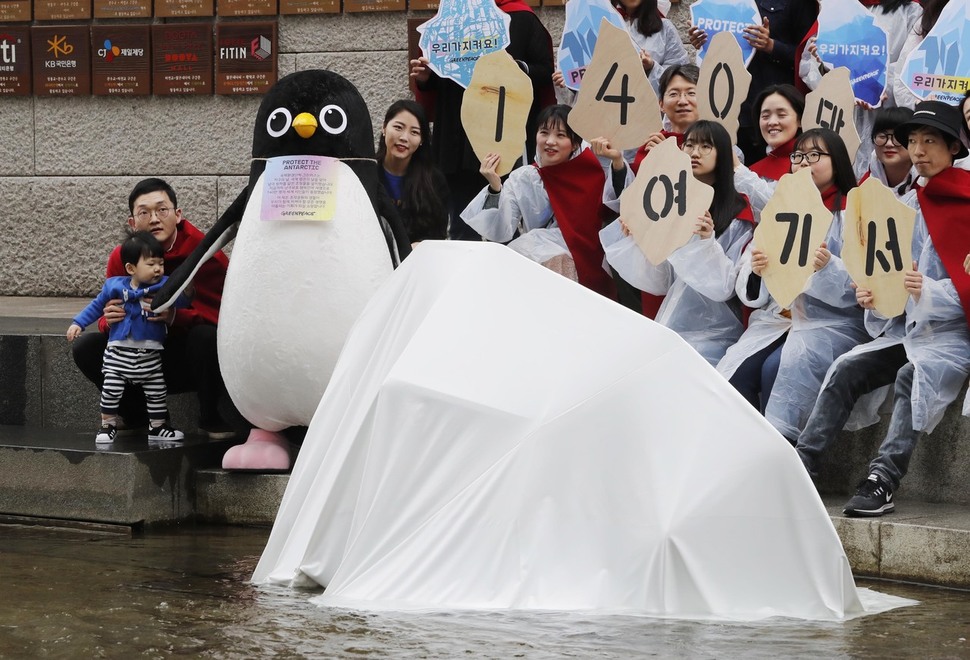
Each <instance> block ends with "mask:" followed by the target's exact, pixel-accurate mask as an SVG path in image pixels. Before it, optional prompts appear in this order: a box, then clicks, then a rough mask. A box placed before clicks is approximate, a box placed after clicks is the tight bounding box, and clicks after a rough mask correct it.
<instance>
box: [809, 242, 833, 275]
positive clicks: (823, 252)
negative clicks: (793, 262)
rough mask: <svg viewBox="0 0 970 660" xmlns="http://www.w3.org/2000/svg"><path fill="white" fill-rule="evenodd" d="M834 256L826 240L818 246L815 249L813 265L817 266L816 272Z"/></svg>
mask: <svg viewBox="0 0 970 660" xmlns="http://www.w3.org/2000/svg"><path fill="white" fill-rule="evenodd" d="M831 258H832V253H831V252H829V246H828V244H826V242H825V241H822V244H821V245H819V246H818V248H817V249H816V250H815V258H814V259H813V260H812V266H813V267H814V268H815V272H818V271H820V270H822V269H823V268H825V266H827V265H828V263H829V260H830V259H831Z"/></svg>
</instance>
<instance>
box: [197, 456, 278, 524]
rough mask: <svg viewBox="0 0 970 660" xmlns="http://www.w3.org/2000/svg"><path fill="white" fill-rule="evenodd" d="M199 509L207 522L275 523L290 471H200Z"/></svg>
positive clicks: (198, 482) (198, 479) (198, 484)
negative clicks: (262, 472)
mask: <svg viewBox="0 0 970 660" xmlns="http://www.w3.org/2000/svg"><path fill="white" fill-rule="evenodd" d="M195 480H196V491H197V499H196V512H197V514H198V517H199V518H200V519H201V520H203V521H205V522H212V523H222V524H229V525H272V524H273V521H274V520H276V512H277V510H279V507H280V502H281V501H282V499H283V492H284V491H285V490H286V484H287V482H288V481H289V475H288V474H245V473H240V472H235V473H231V472H226V471H224V470H219V469H211V470H199V471H198V472H197V473H196V475H195Z"/></svg>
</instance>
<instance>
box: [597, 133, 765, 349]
mask: <svg viewBox="0 0 970 660" xmlns="http://www.w3.org/2000/svg"><path fill="white" fill-rule="evenodd" d="M683 150H684V152H685V153H686V154H687V155H688V156H690V161H691V171H692V173H693V175H694V178H695V179H697V180H698V181H701V182H703V183H706V184H708V185H709V186H711V187H712V188H714V199H713V201H712V202H711V207H710V208H709V209H708V210H707V212H706V213H705V214H704V215H703V216H701V217H699V218H697V220H696V227H695V229H694V236H693V237H691V240H690V241H689V242H688V243H687V244H686V245H684V246H682V247H680V248H678V249H677V250H674V252H673V253H672V254H671V255H670V256H669V257H668V258H667V260H666V261H664V262H663V263H662V264H660V265H658V266H654V265H653V264H651V263H650V262H649V261H648V260H647V258H646V256H645V255H644V254H643V251H642V250H641V249H640V247H639V246H638V245H637V244H636V242H635V241H634V240H633V238H632V236H630V235H629V232H628V231H627V229H626V227H625V225H623V222H622V220H616V221H615V222H613V223H612V224H610V225H609V226H607V227H606V228H605V229H603V231H601V232H600V241H601V242H602V244H603V247H604V249H605V250H606V259H607V261H608V262H609V264H610V265H611V266H612V267H613V268H615V269H616V271H617V272H618V273H619V274H620V276H621V277H622V278H623V279H624V280H626V281H627V282H630V283H631V284H632V285H633V286H635V287H637V288H639V289H641V290H642V291H646V292H648V293H651V294H654V295H662V296H664V298H663V304H662V305H661V306H660V310H659V311H658V313H657V318H656V320H657V323H660V324H661V325H664V326H666V327H668V328H670V329H671V330H673V331H674V332H676V333H677V334H679V335H680V336H681V337H682V338H683V339H684V340H685V341H686V342H687V343H688V344H690V345H691V346H693V347H694V349H695V350H696V351H697V352H698V353H700V354H701V356H703V357H704V359H706V360H707V361H708V362H709V363H710V364H711V365H716V364H717V362H718V360H720V359H721V356H723V355H724V352H725V351H726V350H727V349H728V347H729V346H731V345H732V344H733V343H734V342H735V341H737V339H738V337H740V336H741V332H742V331H743V329H744V327H743V324H742V320H741V303H740V302H738V299H737V297H736V296H735V294H734V287H735V282H736V281H737V274H738V266H737V262H738V259H739V258H740V256H741V253H742V251H743V250H744V246H745V245H746V244H747V243H748V242H749V241H750V240H751V235H752V233H753V232H754V216H753V215H752V214H751V209H750V208H749V206H748V202H747V200H746V199H745V198H744V196H743V195H741V194H739V193H738V191H737V190H735V188H734V177H733V176H732V170H733V168H734V151H733V146H732V144H731V137H730V136H729V135H728V132H727V131H726V130H725V129H724V127H723V126H721V125H720V124H718V123H716V122H712V121H698V122H696V123H694V124H693V125H692V126H691V127H690V128H688V129H687V132H686V133H685V134H684V146H683Z"/></svg>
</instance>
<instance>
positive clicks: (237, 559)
mask: <svg viewBox="0 0 970 660" xmlns="http://www.w3.org/2000/svg"><path fill="white" fill-rule="evenodd" d="M111 529H116V530H121V531H124V530H125V529H126V528H123V527H118V528H111V527H102V528H100V529H87V528H84V527H83V526H81V528H80V529H75V530H63V529H62V530H51V529H47V528H43V527H36V526H34V527H30V526H18V525H3V526H0V587H2V591H0V593H2V597H0V657H3V658H26V657H56V658H79V657H126V658H129V657H133V656H140V657H146V658H164V657H170V656H186V657H188V656H191V657H211V658H255V657H279V658H331V657H343V658H360V657H374V658H388V657H390V658H456V657H463V658H513V657H515V658H561V657H572V658H627V657H660V658H672V657H676V658H737V657H745V658H751V657H765V658H768V657H772V658H774V657H785V656H789V657H806V656H815V657H825V658H887V657H894V658H901V657H921V658H967V657H970V641H968V638H970V593H968V592H961V591H952V590H944V589H936V588H928V587H920V586H914V585H905V584H899V583H889V582H872V581H862V580H860V581H859V586H868V587H871V588H873V589H876V590H878V591H882V592H884V593H891V594H893V595H897V596H903V597H907V598H913V599H916V600H919V601H921V602H920V604H919V605H916V606H913V607H906V608H901V609H898V610H893V611H890V612H886V613H884V614H880V615H875V616H869V617H862V618H859V619H855V620H852V621H848V622H844V623H809V622H804V621H792V620H769V621H766V622H760V623H757V624H750V623H745V624H726V623H702V622H691V621H676V620H657V619H650V618H644V617H633V616H601V617H597V616H588V615H577V614H567V613H549V612H538V613H508V612H486V613H438V614H385V613H382V614H372V613H360V612H352V611H347V610H338V609H324V608H318V607H316V606H314V605H312V604H311V603H309V602H308V601H309V598H310V597H311V596H312V595H314V593H316V592H312V591H293V590H288V589H280V588H273V589H263V588H259V589H257V588H254V587H252V586H250V585H249V584H248V583H247V580H248V578H249V576H250V574H251V572H252V570H253V568H254V567H255V565H256V562H257V560H258V558H259V554H260V553H261V552H262V549H263V545H264V544H265V542H266V539H267V537H268V535H269V530H268V529H267V528H245V527H193V526H182V527H179V528H174V529H170V530H156V529H152V530H151V531H149V532H148V533H146V534H143V535H135V536H131V537H130V536H127V535H125V534H117V533H108V532H106V531H105V530H111Z"/></svg>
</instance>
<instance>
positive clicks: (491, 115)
mask: <svg viewBox="0 0 970 660" xmlns="http://www.w3.org/2000/svg"><path fill="white" fill-rule="evenodd" d="M531 107H532V81H531V80H530V79H529V76H528V75H526V73H525V72H524V71H522V69H521V68H519V65H518V64H516V63H515V60H513V59H512V56H511V55H509V54H508V53H507V52H505V51H504V50H500V51H498V52H495V53H489V54H488V55H482V56H481V57H480V58H479V59H478V62H477V63H476V64H475V70H474V71H473V72H472V79H471V82H470V83H469V85H468V89H466V90H465V95H464V97H463V98H462V101H461V125H462V126H464V127H465V133H466V134H467V135H468V141H469V142H470V143H471V145H472V149H473V150H474V151H475V155H476V156H478V160H480V161H481V160H484V159H485V154H487V153H489V152H490V151H494V152H496V153H499V154H501V155H502V159H501V160H500V161H499V166H498V168H497V169H496V172H497V173H498V175H499V176H505V175H506V174H508V173H509V172H511V171H512V166H513V165H515V160H516V159H517V158H518V157H519V156H521V155H522V150H523V149H522V147H523V145H524V144H525V138H526V135H525V124H526V122H527V121H528V119H529V108H531Z"/></svg>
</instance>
